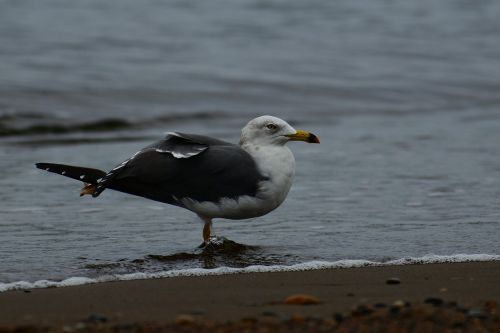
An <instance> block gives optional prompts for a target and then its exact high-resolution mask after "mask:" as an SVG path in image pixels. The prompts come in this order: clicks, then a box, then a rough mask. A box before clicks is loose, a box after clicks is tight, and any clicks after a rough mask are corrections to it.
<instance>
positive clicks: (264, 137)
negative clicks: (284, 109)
mask: <svg viewBox="0 0 500 333" xmlns="http://www.w3.org/2000/svg"><path fill="white" fill-rule="evenodd" d="M288 141H305V142H309V143H319V138H318V137H317V136H316V135H314V134H312V133H309V132H306V131H302V130H296V129H295V128H293V127H292V126H290V124H288V123H287V122H286V121H284V120H283V119H280V118H276V117H273V116H261V117H257V118H255V119H252V120H250V121H249V122H248V124H246V126H245V127H243V129H242V130H241V140H240V145H244V144H256V145H284V144H285V143H287V142H288Z"/></svg>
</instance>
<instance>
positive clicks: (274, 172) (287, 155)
mask: <svg viewBox="0 0 500 333" xmlns="http://www.w3.org/2000/svg"><path fill="white" fill-rule="evenodd" d="M241 148H243V149H244V150H245V151H246V152H247V153H249V154H250V156H252V158H253V159H254V160H255V163H256V164H257V167H258V168H259V171H260V172H261V173H262V175H263V176H265V177H267V178H268V179H269V180H268V181H266V184H265V186H263V189H262V190H263V193H262V194H263V195H265V196H267V195H269V196H272V197H274V198H276V206H278V205H279V204H281V203H282V202H283V200H285V197H286V195H287V194H288V191H289V190H290V186H291V185H292V181H293V177H294V175H295V158H294V157H293V154H292V152H291V151H290V149H289V148H288V147H287V146H284V145H273V144H269V145H258V144H254V143H251V142H246V143H244V144H242V145H241Z"/></svg>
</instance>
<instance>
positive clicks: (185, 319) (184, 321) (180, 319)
mask: <svg viewBox="0 0 500 333" xmlns="http://www.w3.org/2000/svg"><path fill="white" fill-rule="evenodd" d="M195 322H196V320H195V319H194V317H193V316H191V315H188V314H181V315H178V316H177V318H175V323H176V324H177V325H179V326H185V325H193V324H194V323H195Z"/></svg>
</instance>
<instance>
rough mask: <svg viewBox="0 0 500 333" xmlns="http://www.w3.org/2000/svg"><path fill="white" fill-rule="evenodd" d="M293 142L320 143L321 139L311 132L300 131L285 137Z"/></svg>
mask: <svg viewBox="0 0 500 333" xmlns="http://www.w3.org/2000/svg"><path fill="white" fill-rule="evenodd" d="M285 136H286V137H288V138H289V139H290V140H291V141H304V142H308V143H319V138H318V137H317V136H316V135H314V134H312V133H309V132H306V131H301V130H298V131H297V132H296V133H295V134H289V135H285Z"/></svg>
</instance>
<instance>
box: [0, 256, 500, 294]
mask: <svg viewBox="0 0 500 333" xmlns="http://www.w3.org/2000/svg"><path fill="white" fill-rule="evenodd" d="M473 261H500V255H496V254H455V255H435V254H429V255H426V256H423V257H405V258H401V259H396V260H391V261H386V262H376V261H368V260H349V259H346V260H339V261H333V262H330V261H309V262H305V263H301V264H296V265H290V266H284V265H272V266H262V265H254V266H248V267H244V268H232V267H219V268H214V269H204V268H189V269H181V270H171V271H163V272H155V273H141V272H138V273H130V274H115V275H104V276H100V277H98V278H87V277H71V278H68V279H65V280H62V281H50V280H39V281H35V282H27V281H17V282H10V283H0V292H3V291H7V290H22V289H34V288H53V287H69V286H77V285H83V284H90V283H99V282H108V281H127V280H144V279H159V278H171V277H180V276H207V275H227V274H242V273H263V272H293V271H308V270H316V269H327V268H355V267H368V266H396V265H411V264H436V263H452V262H455V263H456V262H473Z"/></svg>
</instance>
